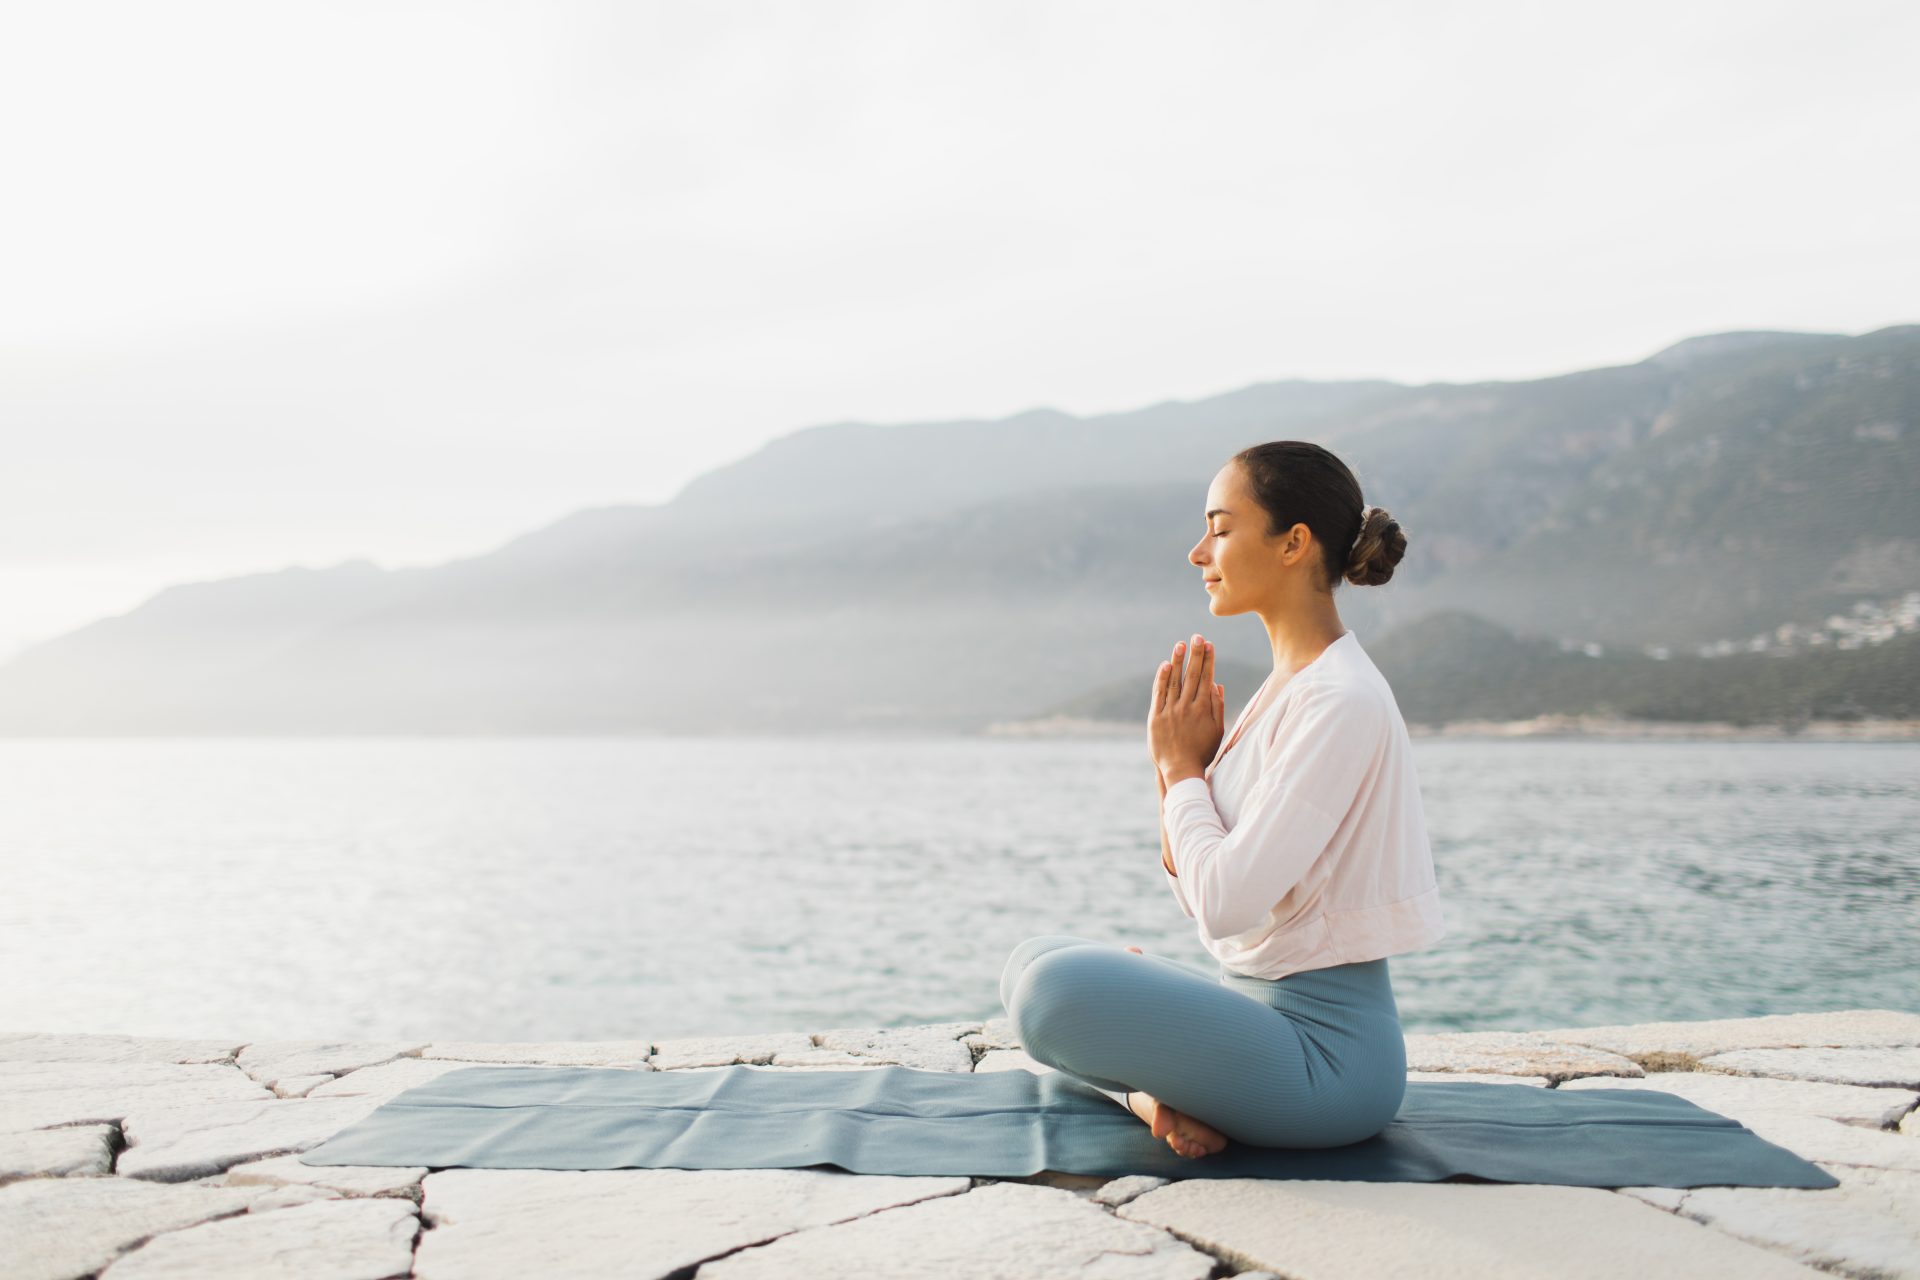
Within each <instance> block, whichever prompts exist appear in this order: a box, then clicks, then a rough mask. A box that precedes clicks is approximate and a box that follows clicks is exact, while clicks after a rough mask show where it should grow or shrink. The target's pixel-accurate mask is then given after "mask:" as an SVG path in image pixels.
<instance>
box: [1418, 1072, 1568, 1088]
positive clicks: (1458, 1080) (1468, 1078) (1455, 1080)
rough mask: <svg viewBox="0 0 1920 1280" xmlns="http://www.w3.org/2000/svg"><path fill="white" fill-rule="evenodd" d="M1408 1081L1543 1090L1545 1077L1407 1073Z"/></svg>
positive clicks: (1546, 1082)
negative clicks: (1522, 1087)
mask: <svg viewBox="0 0 1920 1280" xmlns="http://www.w3.org/2000/svg"><path fill="white" fill-rule="evenodd" d="M1407 1079H1409V1080H1433V1081H1437V1082H1439V1083H1441V1084H1532V1085H1539V1086H1540V1087H1541V1088H1543V1089H1544V1088H1545V1087H1546V1086H1547V1085H1548V1084H1549V1083H1550V1081H1548V1079H1547V1078H1546V1077H1545V1076H1509V1075H1502V1074H1501V1073H1500V1072H1498V1071H1409V1072H1407Z"/></svg>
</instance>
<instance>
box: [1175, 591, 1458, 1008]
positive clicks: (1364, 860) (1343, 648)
mask: <svg viewBox="0 0 1920 1280" xmlns="http://www.w3.org/2000/svg"><path fill="white" fill-rule="evenodd" d="M1272 683H1273V680H1272V677H1271V676H1269V677H1268V680H1267V684H1264V685H1262V686H1261V693H1266V692H1267V691H1268V685H1271V684H1272ZM1258 702H1260V694H1256V695H1255V697H1254V699H1253V700H1251V701H1249V702H1248V704H1247V706H1246V708H1245V709H1244V710H1243V711H1242V712H1241V715H1240V717H1239V719H1238V720H1237V721H1236V722H1235V724H1234V729H1233V732H1232V733H1231V734H1229V735H1228V736H1227V737H1226V738H1225V739H1224V740H1223V742H1222V744H1221V750H1220V753H1219V754H1218V755H1216V756H1215V758H1214V762H1213V763H1212V764H1211V765H1210V766H1208V769H1207V776H1206V777H1205V778H1186V779H1183V780H1182V781H1180V782H1177V783H1175V784H1174V785H1173V786H1171V787H1169V788H1167V794H1166V798H1165V800H1164V801H1163V802H1162V805H1161V817H1162V820H1163V821H1164V822H1165V824H1166V831H1167V842H1168V847H1169V849H1170V852H1171V857H1172V861H1173V865H1174V869H1175V871H1176V872H1177V873H1178V874H1177V875H1166V882H1167V886H1168V888H1169V889H1170V890H1171V891H1172V893H1173V896H1174V900H1175V901H1177V902H1178V903H1179V904H1180V909H1181V910H1182V911H1184V912H1185V913H1186V914H1187V915H1188V916H1190V917H1192V918H1193V919H1194V921H1195V922H1196V924H1197V926H1198V928H1199V933H1200V941H1201V943H1202V944H1203V945H1204V946H1205V947H1206V949H1207V951H1208V952H1209V953H1210V954H1212V955H1213V956H1214V958H1216V959H1217V960H1219V961H1220V963H1221V964H1222V965H1223V966H1225V967H1226V968H1227V969H1228V970H1229V971H1231V972H1234V973H1239V974H1245V975H1248V976H1251V977H1257V978H1281V977H1285V976H1286V975H1287V974H1289V973H1299V972H1302V971H1304V970H1308V969H1320V968H1326V967H1329V966H1332V965H1337V964H1350V963H1354V962H1357V961H1361V960H1372V959H1376V958H1379V957H1381V956H1388V955H1397V954H1399V953H1401V952H1404V951H1415V950H1419V949H1421V948H1424V947H1427V946H1430V945H1432V944H1433V943H1434V942H1436V941H1438V940H1439V938H1440V937H1441V936H1442V935H1443V934H1444V933H1445V932H1446V929H1447V926H1446V920H1445V918H1444V916H1443V915H1442V914H1441V910H1440V890H1439V886H1438V884H1437V883H1436V882H1435V879H1434V869H1433V851H1432V849H1431V847H1430V846H1429V844H1428V842H1427V828H1426V819H1425V814H1424V810H1423V807H1422V805H1421V801H1420V785H1419V779H1418V778H1417V777H1416V775H1415V773H1414V767H1413V744H1412V741H1411V740H1410V739H1409V737H1408V736H1407V726H1406V722H1405V721H1404V720H1403V719H1402V718H1401V715H1400V707H1399V704H1398V703H1396V702H1395V701H1394V697H1393V691H1392V689H1390V688H1389V687H1388V685H1387V681H1386V678H1385V677H1384V676H1382V675H1381V674H1380V671H1379V668H1377V667H1375V666H1374V665H1373V660H1372V659H1371V658H1369V657H1368V656H1367V653H1366V651H1365V650H1364V649H1362V648H1361V647H1360V641H1359V639H1358V638H1357V637H1356V636H1355V635H1354V634H1353V632H1352V630H1351V629H1349V630H1347V631H1345V632H1344V633H1342V634H1341V636H1340V638H1339V639H1337V640H1335V641H1334V642H1333V643H1332V644H1330V645H1328V646H1327V647H1326V649H1325V650H1323V651H1322V652H1321V653H1320V655H1319V656H1318V657H1316V658H1315V659H1314V660H1313V661H1312V662H1309V663H1308V664H1307V665H1306V666H1304V667H1302V668H1301V669H1300V670H1298V671H1296V672H1295V673H1294V674H1293V675H1292V676H1291V677H1290V678H1289V679H1287V680H1286V681H1284V682H1283V683H1282V684H1281V686H1280V687H1279V688H1278V689H1277V690H1275V691H1274V692H1273V695H1272V697H1271V698H1270V699H1269V700H1268V702H1267V703H1266V705H1264V706H1256V705H1255V704H1256V703H1258ZM1250 716H1251V718H1249V717H1250ZM1161 870H1162V874H1163V875H1164V874H1165V868H1164V866H1163V867H1162V869H1161Z"/></svg>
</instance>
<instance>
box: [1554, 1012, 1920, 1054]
mask: <svg viewBox="0 0 1920 1280" xmlns="http://www.w3.org/2000/svg"><path fill="white" fill-rule="evenodd" d="M1539 1034H1541V1035H1543V1036H1551V1037H1552V1038H1554V1039H1556V1040H1566V1041H1571V1042H1573V1043H1575V1044H1585V1045H1593V1046H1595V1047H1596V1048H1601V1049H1608V1050H1611V1051H1612V1052H1614V1053H1623V1054H1626V1055H1628V1056H1629V1057H1640V1056H1643V1055H1655V1054H1681V1055H1685V1056H1687V1057H1692V1058H1704V1057H1708V1056H1710V1055H1712V1054H1716V1053H1726V1052H1727V1051H1729V1050H1732V1049H1806V1048H1846V1047H1855V1048H1859V1047H1865V1046H1868V1045H1920V1013H1902V1012H1900V1011H1899V1010H1897V1009H1841V1010H1837V1011H1835V1012H1832V1013H1773V1014H1767V1015H1764V1016H1762V1017H1757V1018H1715V1019H1707V1020H1703V1021H1700V1022H1639V1023H1632V1024H1629V1025H1625V1026H1610V1027H1556V1028H1553V1029H1552V1030H1548V1031H1542V1032H1540V1033H1539Z"/></svg>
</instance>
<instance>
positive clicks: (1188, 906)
mask: <svg viewBox="0 0 1920 1280" xmlns="http://www.w3.org/2000/svg"><path fill="white" fill-rule="evenodd" d="M1192 781H1194V782H1199V783H1200V785H1202V786H1205V785H1206V783H1205V782H1203V781H1201V779H1199V778H1194V779H1192ZM1207 807H1208V808H1212V807H1213V803H1212V800H1211V798H1209V800H1208V803H1207ZM1165 812H1166V810H1165V808H1164V807H1163V808H1162V809H1161V813H1162V814H1165ZM1162 820H1163V821H1164V818H1163V819H1162ZM1167 841H1168V843H1172V841H1173V833H1172V832H1168V833H1167ZM1173 865H1174V866H1176V867H1177V866H1179V865H1180V864H1179V863H1178V862H1176V863H1174V864H1173ZM1160 874H1161V875H1163V876H1165V877H1166V878H1167V888H1169V889H1171V890H1173V900H1174V901H1175V902H1177V903H1179V904H1180V909H1181V910H1182V911H1184V912H1186V913H1187V919H1189V920H1191V919H1193V918H1194V914H1193V904H1192V903H1190V902H1188V901H1187V895H1186V891H1185V890H1183V889H1181V887H1180V877H1179V876H1176V875H1173V874H1171V873H1169V872H1168V871H1167V868H1166V866H1165V864H1164V863H1163V864H1162V865H1161V867H1160Z"/></svg>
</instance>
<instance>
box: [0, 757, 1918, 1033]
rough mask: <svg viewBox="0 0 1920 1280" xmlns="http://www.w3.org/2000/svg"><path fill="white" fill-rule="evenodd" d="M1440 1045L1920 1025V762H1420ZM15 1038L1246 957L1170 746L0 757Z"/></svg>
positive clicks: (6, 959) (1422, 983)
mask: <svg viewBox="0 0 1920 1280" xmlns="http://www.w3.org/2000/svg"><path fill="white" fill-rule="evenodd" d="M1415 762H1416V767H1417V770H1418V773H1419V778H1420V785H1421V791H1422V795H1423V796H1424V798H1425V802H1426V807H1427V816H1428V824H1429V830H1430V833H1431V836H1432V841H1433V852H1434V860H1435V866H1436V871H1437V874H1438V877H1439V882H1440V886H1441V893H1442V902H1443V910H1444V912H1445V914H1446V917H1447V920H1448V924H1449V931H1448V933H1447V935H1446V937H1444V938H1443V939H1441V940H1440V942H1439V943H1437V944H1436V945H1435V946H1433V947H1431V948H1429V949H1428V950H1426V951H1422V952H1418V953H1410V954H1407V955H1403V956H1396V957H1394V958H1393V959H1392V961H1391V972H1392V974H1393V979H1394V987H1395V992H1396V996H1397V998H1398V1001H1399V1005H1400V1012H1401V1018H1402V1021H1403V1023H1404V1025H1405V1026H1406V1028H1407V1029H1408V1030H1409V1031H1438V1030H1509V1029H1531V1028H1542V1027H1552V1026H1570V1025H1580V1026H1589V1025H1596V1024H1602V1023H1615V1022H1641V1021H1653V1020H1664V1019H1691V1018H1719V1017H1740V1016H1747V1015H1753V1014H1766V1013H1790V1012H1796V1011H1803V1010H1824V1009H1841V1008H1860V1007H1865V1008H1892V1009H1904V1010H1916V1011H1920V744H1912V743H1871V742H1846V743H1798V742H1791V741H1783V742H1716V741H1706V740H1699V741H1657V742H1622V741H1593V740H1580V739H1560V740H1541V739H1527V740H1468V739H1437V738H1425V739H1416V740H1415ZM0 780H3V781H0V973H4V974H5V980H4V982H3V983H0V1031H90V1032H123V1033H132V1034H140V1035H167V1036H195V1037H199V1036H206V1037H212V1038H240V1039H248V1040H252V1039H269V1038H294V1039H346V1038H354V1039H383V1040H385V1039H393V1040H408V1041H421V1040H429V1039H479V1040H550V1039H660V1038H666V1037H673V1036H685V1035H698V1034H705V1033H728V1032H742V1031H774V1030H795V1031H806V1030H824V1029H828V1028H834V1027H875V1026H900V1025H905V1024H909V1023H921V1022H941V1021H953V1020H962V1019H978V1018H983V1017H988V1016H994V1015H998V1014H1000V1013H1001V1010H1000V1008H999V997H998V989H997V982H998V978H999V974H1000V970H1001V966H1002V965H1003V964H1004V963H1005V960H1006V956H1007V953H1008V952H1009V951H1010V950H1011V949H1012V948H1013V947H1014V945H1015V944H1017V943H1018V942H1020V941H1021V940H1022V939H1024V938H1027V937H1030V936H1032V935H1034V934H1042V933H1069V934H1077V935H1081V936H1084V937H1088V938H1092V939H1096V940H1100V941H1105V942H1111V943H1113V944H1115V945H1127V944H1132V945H1137V946H1140V947H1143V948H1145V949H1146V950H1148V951H1150V952H1155V953H1158V954H1163V955H1166V956H1169V957H1172V958H1173V959H1176V960H1178V961H1180V962H1182V963H1184V964H1187V965H1189V966H1190V967H1192V968H1193V969H1194V970H1195V971H1196V972H1199V973H1203V974H1207V975H1211V974H1213V973H1215V972H1216V971H1217V969H1216V966H1215V965H1214V963H1213V961H1212V960H1211V958H1210V957H1209V956H1208V955H1207V954H1206V952H1205V951H1204V950H1203V949H1202V948H1201V946H1200V944H1199V942H1198V940H1197V939H1196V938H1195V936H1194V933H1193V928H1194V926H1193V923H1192V922H1191V921H1190V920H1188V919H1187V918H1186V917H1185V916H1184V915H1182V914H1181V912H1180V910H1179V907H1178V906H1177V904H1176V903H1175V902H1174V901H1173V899H1172V897H1171V895H1170V894H1169V893H1168V892H1167V889H1166V887H1165V885H1164V884H1163V882H1162V880H1161V876H1160V870H1159V865H1158V864H1159V836H1158V832H1157V829H1156V812H1157V791H1156V789H1155V787H1154V782H1153V767H1152V764H1151V763H1150V761H1149V759H1148V756H1147V753H1146V748H1145V745H1144V743H1143V742H1139V741H1133V740H1130V739H1078V740H1073V739H1057V740H1033V739H1025V740H1009V739H998V738H967V737H941V738H935V737H928V738H871V739H853V738H819V739H806V738H774V737H738V738H571V739H560V738H546V739H534V738H508V739H428V738H415V739H395V738H380V739H328V740H291V739H212V740H185V739H176V740H94V741H85V740H60V741H35V740H11V741H0Z"/></svg>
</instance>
